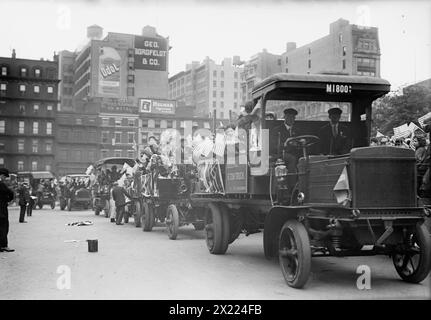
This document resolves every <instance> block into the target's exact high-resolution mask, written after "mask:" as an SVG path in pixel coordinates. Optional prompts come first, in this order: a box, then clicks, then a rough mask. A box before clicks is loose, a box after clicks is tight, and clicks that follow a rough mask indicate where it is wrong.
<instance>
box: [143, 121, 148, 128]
mask: <svg viewBox="0 0 431 320" xmlns="http://www.w3.org/2000/svg"><path fill="white" fill-rule="evenodd" d="M142 128H148V119H143V120H142Z"/></svg>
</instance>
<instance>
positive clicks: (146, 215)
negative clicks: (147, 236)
mask: <svg viewBox="0 0 431 320" xmlns="http://www.w3.org/2000/svg"><path fill="white" fill-rule="evenodd" d="M153 226H154V207H153V205H149V204H148V203H147V202H144V203H143V204H142V230H143V231H151V230H153Z"/></svg>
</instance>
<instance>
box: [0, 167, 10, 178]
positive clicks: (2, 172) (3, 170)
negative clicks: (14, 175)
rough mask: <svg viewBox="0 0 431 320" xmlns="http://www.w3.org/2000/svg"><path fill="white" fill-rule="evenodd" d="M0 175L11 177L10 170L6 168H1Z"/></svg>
mask: <svg viewBox="0 0 431 320" xmlns="http://www.w3.org/2000/svg"><path fill="white" fill-rule="evenodd" d="M0 174H3V175H5V176H6V177H9V170H8V169H6V168H0Z"/></svg>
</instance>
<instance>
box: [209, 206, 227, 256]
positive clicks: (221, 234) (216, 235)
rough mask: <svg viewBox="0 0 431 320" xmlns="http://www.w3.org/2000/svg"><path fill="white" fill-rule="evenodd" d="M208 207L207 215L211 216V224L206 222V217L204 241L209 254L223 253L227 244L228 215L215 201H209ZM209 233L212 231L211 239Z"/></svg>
mask: <svg viewBox="0 0 431 320" xmlns="http://www.w3.org/2000/svg"><path fill="white" fill-rule="evenodd" d="M208 208H209V212H208V213H207V215H210V216H211V221H212V224H209V223H208V221H209V219H208V217H207V219H206V222H205V242H206V244H207V248H208V250H209V252H210V253H211V254H225V253H226V250H227V248H228V246H229V236H230V232H229V216H228V214H227V212H226V210H225V208H224V207H223V206H219V205H217V204H216V203H210V204H209V205H208ZM210 225H212V227H211V226H210ZM211 229H212V230H211ZM209 233H212V237H213V239H212V240H211V238H210V237H209Z"/></svg>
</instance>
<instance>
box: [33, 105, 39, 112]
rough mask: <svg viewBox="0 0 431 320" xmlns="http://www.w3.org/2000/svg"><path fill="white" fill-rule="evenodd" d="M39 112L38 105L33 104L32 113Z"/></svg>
mask: <svg viewBox="0 0 431 320" xmlns="http://www.w3.org/2000/svg"><path fill="white" fill-rule="evenodd" d="M38 111H39V105H38V104H34V105H33V112H34V113H37V112H38Z"/></svg>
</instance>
